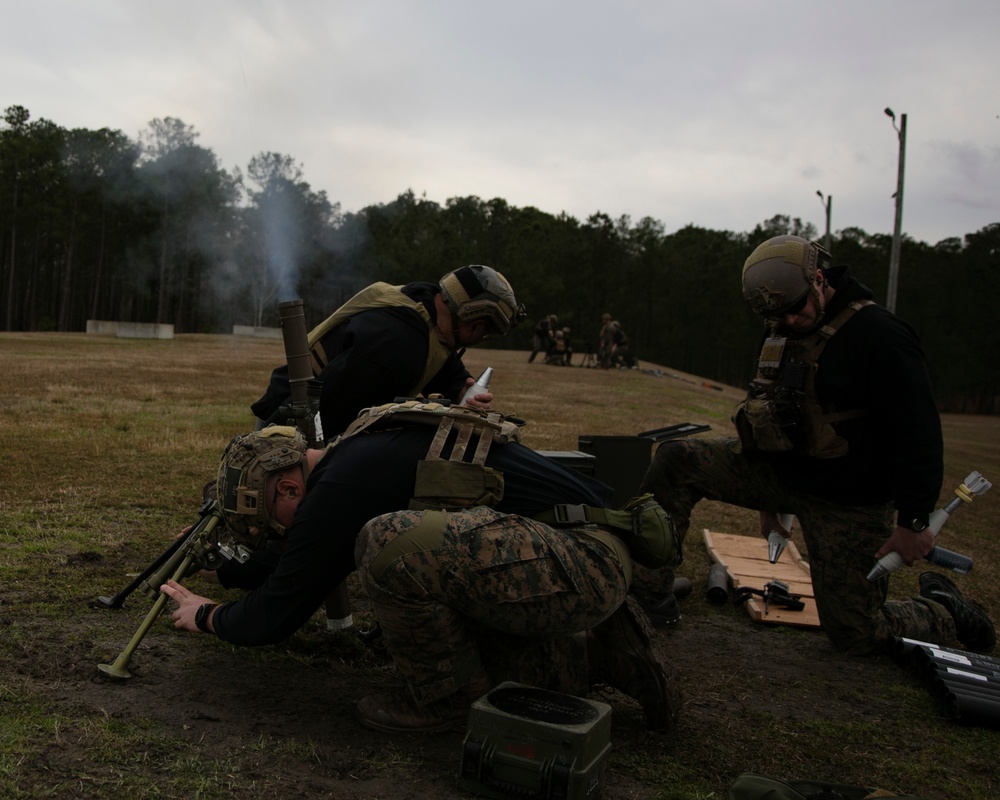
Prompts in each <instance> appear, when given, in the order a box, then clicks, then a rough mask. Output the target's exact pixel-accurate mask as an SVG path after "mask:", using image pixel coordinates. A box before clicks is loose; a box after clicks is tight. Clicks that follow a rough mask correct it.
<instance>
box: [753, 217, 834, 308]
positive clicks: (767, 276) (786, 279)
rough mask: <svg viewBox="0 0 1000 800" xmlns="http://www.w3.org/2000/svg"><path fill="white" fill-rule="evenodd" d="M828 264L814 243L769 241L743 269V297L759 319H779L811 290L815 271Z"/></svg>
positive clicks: (825, 254)
mask: <svg viewBox="0 0 1000 800" xmlns="http://www.w3.org/2000/svg"><path fill="white" fill-rule="evenodd" d="M830 263H831V256H830V254H829V253H828V252H827V251H826V250H824V249H823V248H822V247H820V246H819V245H818V244H816V243H815V242H810V241H809V240H808V239H803V238H802V237H801V236H775V237H772V238H771V239H768V240H767V241H766V242H764V243H763V244H761V245H758V247H757V249H755V250H754V251H753V252H752V253H751V254H750V257H749V258H748V259H747V260H746V262H745V263H744V265H743V297H744V298H745V299H746V301H747V302H748V303H749V304H750V307H751V308H752V309H753V310H754V311H755V312H756V313H758V314H760V315H761V316H764V317H771V318H776V317H780V316H781V315H782V314H784V313H786V312H787V311H788V310H789V309H791V308H794V307H795V306H796V304H798V303H799V302H800V301H801V300H802V299H803V297H805V295H806V292H809V291H810V290H813V289H814V281H815V277H816V270H817V269H821V270H824V269H826V268H827V267H829V266H830Z"/></svg>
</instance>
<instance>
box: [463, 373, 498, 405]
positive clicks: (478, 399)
mask: <svg viewBox="0 0 1000 800" xmlns="http://www.w3.org/2000/svg"><path fill="white" fill-rule="evenodd" d="M475 382H476V380H475V378H466V379H465V388H466V389H468V388H469V387H470V386H472V384H474V383H475ZM492 402H493V393H492V392H489V391H486V392H480V393H479V394H475V395H473V396H472V397H470V398H469V399H468V400H467V401H466V403H465V405H466V406H468V407H469V408H481V409H483V410H484V411H489V410H490V404H491V403H492Z"/></svg>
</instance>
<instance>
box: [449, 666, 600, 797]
mask: <svg viewBox="0 0 1000 800" xmlns="http://www.w3.org/2000/svg"><path fill="white" fill-rule="evenodd" d="M610 752H611V706H609V705H607V704H606V703H601V702H597V701H594V700H585V699H583V698H579V697H573V696H572V695H568V694H561V693H560V692H553V691H549V690H548V689H540V688H538V687H535V686H527V685H524V684H520V683H514V682H512V681H507V682H505V683H501V684H499V685H498V686H497V687H496V688H494V689H493V690H492V691H490V692H487V693H486V694H485V695H484V696H483V697H481V698H479V700H477V701H476V702H475V703H473V704H472V708H471V709H470V711H469V728H468V732H467V733H466V735H465V740H464V743H463V746H462V771H461V776H460V778H461V779H460V786H461V787H462V788H463V789H465V790H467V791H470V792H473V793H475V794H479V795H483V796H485V797H494V798H498V799H499V800H506V798H511V797H517V798H539V800H543V799H544V800H564V799H565V800H585V799H589V798H597V797H600V794H601V789H602V787H603V786H604V777H605V769H606V767H607V759H608V755H609V753H610Z"/></svg>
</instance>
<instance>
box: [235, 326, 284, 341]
mask: <svg viewBox="0 0 1000 800" xmlns="http://www.w3.org/2000/svg"><path fill="white" fill-rule="evenodd" d="M233 336H253V337H255V338H257V339H280V338H281V328H261V327H255V326H253V325H233Z"/></svg>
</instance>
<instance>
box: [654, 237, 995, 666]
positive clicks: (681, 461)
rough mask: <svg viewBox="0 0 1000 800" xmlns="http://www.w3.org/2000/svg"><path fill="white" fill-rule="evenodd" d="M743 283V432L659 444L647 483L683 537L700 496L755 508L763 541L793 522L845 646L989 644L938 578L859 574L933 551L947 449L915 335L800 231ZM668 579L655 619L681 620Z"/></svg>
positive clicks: (828, 626)
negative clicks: (894, 593) (897, 588)
mask: <svg viewBox="0 0 1000 800" xmlns="http://www.w3.org/2000/svg"><path fill="white" fill-rule="evenodd" d="M742 284H743V295H744V297H745V298H746V300H747V301H748V303H749V304H750V307H751V308H752V309H753V310H754V311H755V312H756V313H758V314H760V315H761V316H762V317H764V318H765V320H766V324H765V332H764V335H763V337H762V344H761V350H760V356H759V358H758V363H757V376H756V378H755V379H754V381H753V382H752V384H751V388H750V391H749V392H748V395H747V397H746V399H745V400H744V401H743V402H741V403H740V404H739V406H738V407H737V409H736V411H735V414H734V422H735V424H736V428H737V431H738V437H735V438H711V439H685V440H677V441H675V442H664V443H663V444H661V445H660V447H659V448H658V449H657V451H656V454H655V456H654V458H653V461H652V463H651V465H650V467H649V470H648V472H647V473H646V476H645V478H644V480H643V483H642V490H643V491H650V492H653V493H654V494H655V496H656V497H657V499H658V500H659V501H660V503H661V505H662V506H663V507H664V508H665V509H666V510H667V512H668V513H669V514H670V515H671V517H672V518H673V519H674V521H675V522H676V524H677V525H678V527H679V530H680V532H681V535H683V532H684V531H686V529H687V528H688V525H689V523H690V515H691V510H692V509H693V508H694V506H695V505H696V504H697V503H698V502H699V501H700V500H702V499H705V498H707V499H709V500H716V501H720V502H723V503H731V504H733V505H739V506H743V507H745V508H750V509H755V510H759V511H760V530H761V534H762V535H764V536H767V534H768V532H769V531H771V530H772V529H774V528H777V529H778V530H779V531H781V532H784V533H786V534H787V533H788V532H787V531H785V529H784V528H783V527H782V526H781V525H780V523H779V520H778V515H779V514H781V513H786V514H793V515H795V516H796V517H798V520H799V524H800V526H801V528H802V533H803V536H804V537H805V542H806V547H807V549H808V554H809V565H810V572H811V575H812V584H813V590H814V595H815V598H816V606H817V609H818V611H819V618H820V623H821V625H822V627H823V630H824V631H825V632H826V634H827V635H828V636H829V637H830V639H831V640H832V641H833V643H834V644H835V645H836V646H837V647H838V648H839V649H841V650H843V651H845V652H847V653H851V654H868V653H877V652H884V651H885V650H886V648H887V646H888V645H889V643H890V642H891V640H892V638H893V637H897V636H901V637H908V638H913V639H919V640H921V641H925V642H932V643H938V644H951V643H952V642H953V641H954V640H955V639H957V640H958V641H959V642H961V643H962V644H963V645H964V646H965V647H966V648H968V649H970V650H976V651H982V652H987V651H989V650H991V649H992V648H993V646H994V644H995V642H996V633H995V630H994V627H993V623H992V621H991V620H990V618H989V616H988V615H987V613H986V612H985V611H984V610H983V609H982V608H981V607H979V606H978V605H976V604H975V603H972V602H970V601H968V600H966V599H965V598H964V597H963V596H962V593H961V592H960V591H959V589H958V588H957V587H956V586H955V584H954V583H953V582H952V581H950V580H949V579H948V578H946V577H944V576H943V575H938V574H937V573H934V572H925V573H923V574H922V575H921V576H920V581H919V583H920V591H919V596H918V597H916V598H912V599H906V600H888V601H887V599H886V598H887V591H888V577H887V576H886V577H883V578H880V579H878V580H876V581H869V580H868V577H867V576H868V573H869V572H870V570H871V569H872V567H873V566H874V564H875V562H876V560H877V558H879V557H881V556H883V555H885V554H886V553H889V552H891V551H896V552H897V553H898V554H899V555H900V556H901V557H902V559H903V561H904V563H905V564H907V565H912V564H913V563H915V562H917V561H918V560H920V559H922V558H923V557H924V556H926V555H927V553H928V552H929V551H930V549H931V547H932V546H933V544H934V536H933V534H932V532H931V531H930V530H929V529H928V527H927V525H928V517H929V515H930V513H931V512H932V511H933V510H934V508H935V505H936V501H937V497H938V493H939V492H940V489H941V485H942V477H943V461H942V459H943V456H942V453H943V444H942V435H941V424H940V418H939V415H938V411H937V407H936V405H935V402H934V397H933V394H932V392H931V383H930V378H929V376H928V371H927V366H926V363H925V360H924V353H923V350H922V348H921V345H920V341H919V339H918V336H917V334H916V333H915V332H914V330H913V329H912V328H911V327H910V326H909V325H908V324H907V323H905V322H903V321H902V320H901V319H899V318H898V317H896V316H894V315H893V314H892V313H890V312H889V311H887V310H886V309H885V308H882V307H881V306H878V305H876V304H875V303H873V302H872V292H871V290H870V289H868V288H867V287H866V286H864V285H863V284H861V283H859V282H858V281H857V280H856V279H855V278H854V277H852V276H851V274H850V271H849V269H848V268H847V267H846V266H837V267H834V266H832V262H831V257H830V254H829V253H828V252H827V251H826V250H824V249H823V248H822V247H820V246H819V245H818V244H816V243H814V242H810V241H808V240H806V239H803V238H801V237H798V236H777V237H774V238H772V239H769V240H767V241H766V242H764V243H763V244H761V245H760V246H759V247H757V248H756V249H755V250H754V251H753V253H751V254H750V257H749V258H748V259H747V260H746V263H745V264H744V266H743V276H742ZM672 581H673V573H672V570H670V569H666V570H663V571H662V574H661V583H660V586H661V592H660V594H659V596H658V597H652V598H647V601H648V604H649V607H650V610H651V615H652V616H654V621H661V622H666V623H669V622H671V621H676V620H677V619H679V616H680V615H679V611H678V609H677V606H676V603H675V602H674V600H673V596H672V595H671V594H669V593H668V592H667V591H664V590H662V587H669V586H671V585H672Z"/></svg>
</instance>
